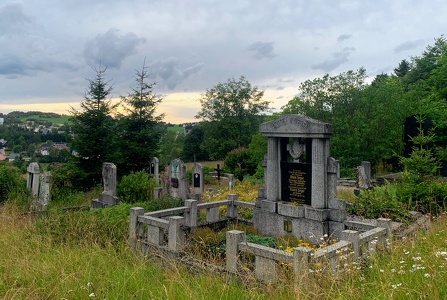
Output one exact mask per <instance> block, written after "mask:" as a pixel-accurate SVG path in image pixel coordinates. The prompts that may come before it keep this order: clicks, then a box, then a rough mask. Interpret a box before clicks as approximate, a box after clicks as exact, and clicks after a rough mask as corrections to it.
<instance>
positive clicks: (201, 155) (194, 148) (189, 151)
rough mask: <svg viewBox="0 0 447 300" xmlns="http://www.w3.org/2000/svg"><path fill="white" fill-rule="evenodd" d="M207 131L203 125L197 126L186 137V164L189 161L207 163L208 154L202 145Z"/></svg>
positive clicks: (184, 157) (184, 156)
mask: <svg viewBox="0 0 447 300" xmlns="http://www.w3.org/2000/svg"><path fill="white" fill-rule="evenodd" d="M204 135H205V131H204V130H203V127H202V126H201V124H198V125H195V126H194V127H193V128H192V129H191V131H190V132H189V133H188V134H187V135H186V136H185V143H184V145H183V152H182V156H181V157H182V159H183V161H185V162H189V161H194V160H197V161H205V160H208V153H207V152H206V151H205V149H202V148H201V147H200V145H201V144H202V142H203V137H204Z"/></svg>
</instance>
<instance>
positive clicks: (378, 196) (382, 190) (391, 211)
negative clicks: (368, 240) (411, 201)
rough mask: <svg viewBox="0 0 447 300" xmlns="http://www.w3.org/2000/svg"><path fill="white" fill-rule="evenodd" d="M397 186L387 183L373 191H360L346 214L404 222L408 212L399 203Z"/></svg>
mask: <svg viewBox="0 0 447 300" xmlns="http://www.w3.org/2000/svg"><path fill="white" fill-rule="evenodd" d="M400 199H401V198H400V190H399V187H398V184H394V183H387V184H386V185H384V186H381V187H376V188H374V189H373V190H363V191H360V195H359V196H358V197H356V198H355V200H354V201H353V202H352V205H351V206H349V207H348V212H350V213H354V214H356V215H359V216H364V217H367V218H380V217H383V218H392V219H394V220H397V221H405V220H407V217H408V210H407V209H406V207H405V206H404V205H403V203H402V202H401V201H400Z"/></svg>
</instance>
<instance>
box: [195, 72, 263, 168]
mask: <svg viewBox="0 0 447 300" xmlns="http://www.w3.org/2000/svg"><path fill="white" fill-rule="evenodd" d="M263 95H264V92H263V91H259V90H258V88H257V87H256V86H255V87H252V86H251V84H250V83H249V82H248V81H247V80H246V79H245V78H244V77H243V76H241V77H240V78H239V80H238V81H236V80H235V79H234V78H232V79H228V81H227V82H226V83H218V84H217V85H215V86H214V87H213V88H211V89H209V90H207V91H206V93H205V94H204V95H202V98H201V99H200V103H201V106H202V109H201V111H200V112H199V113H198V114H197V115H196V118H201V119H202V120H203V121H204V123H203V128H204V132H205V134H204V140H203V142H202V145H201V148H202V149H203V150H205V151H207V152H208V153H209V156H210V159H214V160H215V159H222V158H224V157H225V155H226V154H227V153H228V152H229V151H231V150H232V149H235V148H238V147H246V146H248V144H249V143H250V140H251V136H252V135H253V134H254V133H255V132H256V131H257V130H258V125H259V123H260V122H261V120H262V119H261V116H260V114H262V113H263V112H265V111H267V110H268V109H269V107H268V105H269V103H270V102H269V101H265V100H262V97H263Z"/></svg>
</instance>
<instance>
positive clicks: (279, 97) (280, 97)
mask: <svg viewBox="0 0 447 300" xmlns="http://www.w3.org/2000/svg"><path fill="white" fill-rule="evenodd" d="M282 98H284V96H278V97H276V99H278V100H279V99H282Z"/></svg>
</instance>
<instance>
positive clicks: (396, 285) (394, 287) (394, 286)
mask: <svg viewBox="0 0 447 300" xmlns="http://www.w3.org/2000/svg"><path fill="white" fill-rule="evenodd" d="M400 286H402V283H397V284H392V285H391V287H392V288H393V289H396V288H398V287H400Z"/></svg>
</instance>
